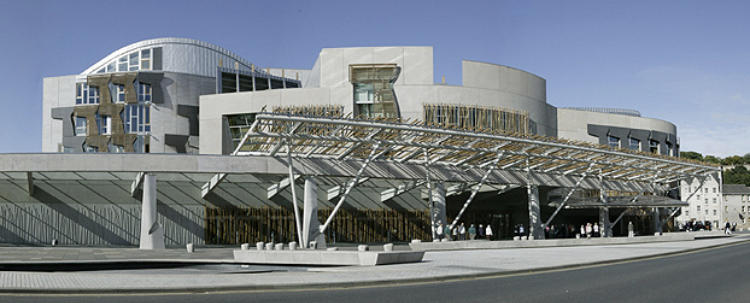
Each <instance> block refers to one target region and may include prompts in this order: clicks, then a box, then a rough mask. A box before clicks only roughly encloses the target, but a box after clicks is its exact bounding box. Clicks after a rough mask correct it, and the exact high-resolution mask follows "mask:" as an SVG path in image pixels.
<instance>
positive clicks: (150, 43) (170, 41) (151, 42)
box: [81, 37, 251, 75]
mask: <svg viewBox="0 0 750 303" xmlns="http://www.w3.org/2000/svg"><path fill="white" fill-rule="evenodd" d="M175 44H177V45H190V46H194V47H199V48H205V49H208V50H211V51H214V52H216V53H218V54H220V55H223V56H226V57H229V58H231V59H233V60H235V61H237V62H239V63H240V64H241V65H244V67H246V68H250V65H251V63H250V61H247V60H245V59H244V58H242V57H240V56H239V55H237V54H235V53H233V52H231V51H229V50H227V49H225V48H223V47H220V46H218V45H214V44H211V43H208V42H203V41H200V40H195V39H188V38H174V37H168V38H155V39H148V40H143V41H139V42H135V43H132V44H129V45H127V46H124V47H122V48H120V49H118V50H116V51H114V52H112V53H111V54H109V55H107V56H106V57H104V58H102V59H101V60H99V61H98V62H96V63H95V64H94V65H91V66H90V67H89V68H87V69H86V70H84V71H83V72H82V73H81V75H88V74H93V73H95V72H96V71H97V70H99V69H101V68H102V67H104V66H106V65H107V63H109V62H110V61H112V60H116V59H117V58H119V57H121V56H123V55H125V54H128V53H130V52H132V51H134V50H137V49H140V48H146V47H155V46H164V45H175Z"/></svg>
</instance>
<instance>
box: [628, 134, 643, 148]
mask: <svg viewBox="0 0 750 303" xmlns="http://www.w3.org/2000/svg"><path fill="white" fill-rule="evenodd" d="M629 141H630V142H629V143H630V144H629V146H630V149H633V150H640V149H641V140H638V139H636V138H633V137H630V140H629Z"/></svg>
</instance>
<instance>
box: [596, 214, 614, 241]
mask: <svg viewBox="0 0 750 303" xmlns="http://www.w3.org/2000/svg"><path fill="white" fill-rule="evenodd" d="M599 232H600V233H601V234H602V236H604V237H611V236H612V222H611V221H609V208H608V207H602V208H599Z"/></svg>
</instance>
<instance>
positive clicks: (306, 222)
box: [302, 177, 325, 247]
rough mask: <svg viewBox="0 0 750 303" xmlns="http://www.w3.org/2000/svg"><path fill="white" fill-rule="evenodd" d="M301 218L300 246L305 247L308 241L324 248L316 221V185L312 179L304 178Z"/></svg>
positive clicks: (318, 224)
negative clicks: (302, 212) (303, 199)
mask: <svg viewBox="0 0 750 303" xmlns="http://www.w3.org/2000/svg"><path fill="white" fill-rule="evenodd" d="M303 218H304V219H303V225H302V245H303V246H304V247H307V246H308V245H310V241H316V242H317V243H318V247H325V243H324V242H325V237H323V235H322V234H321V233H320V221H318V184H317V183H316V182H315V179H314V178H312V177H307V178H305V201H304V214H303Z"/></svg>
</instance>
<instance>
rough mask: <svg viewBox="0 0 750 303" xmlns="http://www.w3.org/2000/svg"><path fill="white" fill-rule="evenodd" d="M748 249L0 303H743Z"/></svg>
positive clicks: (749, 286)
mask: <svg viewBox="0 0 750 303" xmlns="http://www.w3.org/2000/svg"><path fill="white" fill-rule="evenodd" d="M749 256H750V242H742V243H740V244H736V245H732V246H727V247H720V248H714V249H707V250H701V251H697V252H692V253H685V254H680V255H674V256H667V257H660V258H654V259H647V260H640V261H632V262H624V263H616V264H609V265H599V266H592V267H584V268H576V269H569V270H558V271H549V272H540V273H530V274H516V275H509V276H502V277H493V278H481V279H464V280H457V281H448V282H434V283H418V284H406V285H395V286H394V285H388V286H382V287H362V288H345V289H325V290H313V291H310V290H305V291H288V290H287V291H262V292H257V291H256V292H227V293H209V294H167V295H153V294H149V295H137V294H128V295H105V296H98V295H86V296H69V295H58V296H36V295H35V296H32V295H25V296H18V295H14V296H7V297H0V302H102V301H106V302H108V303H114V302H139V303H148V302H186V303H187V302H240V301H242V302H295V303H299V302H305V303H307V302H347V303H351V302H379V303H380V302H451V303H463V302H681V303H682V302H722V303H726V302H750V295H749V294H748V293H750V258H749Z"/></svg>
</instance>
